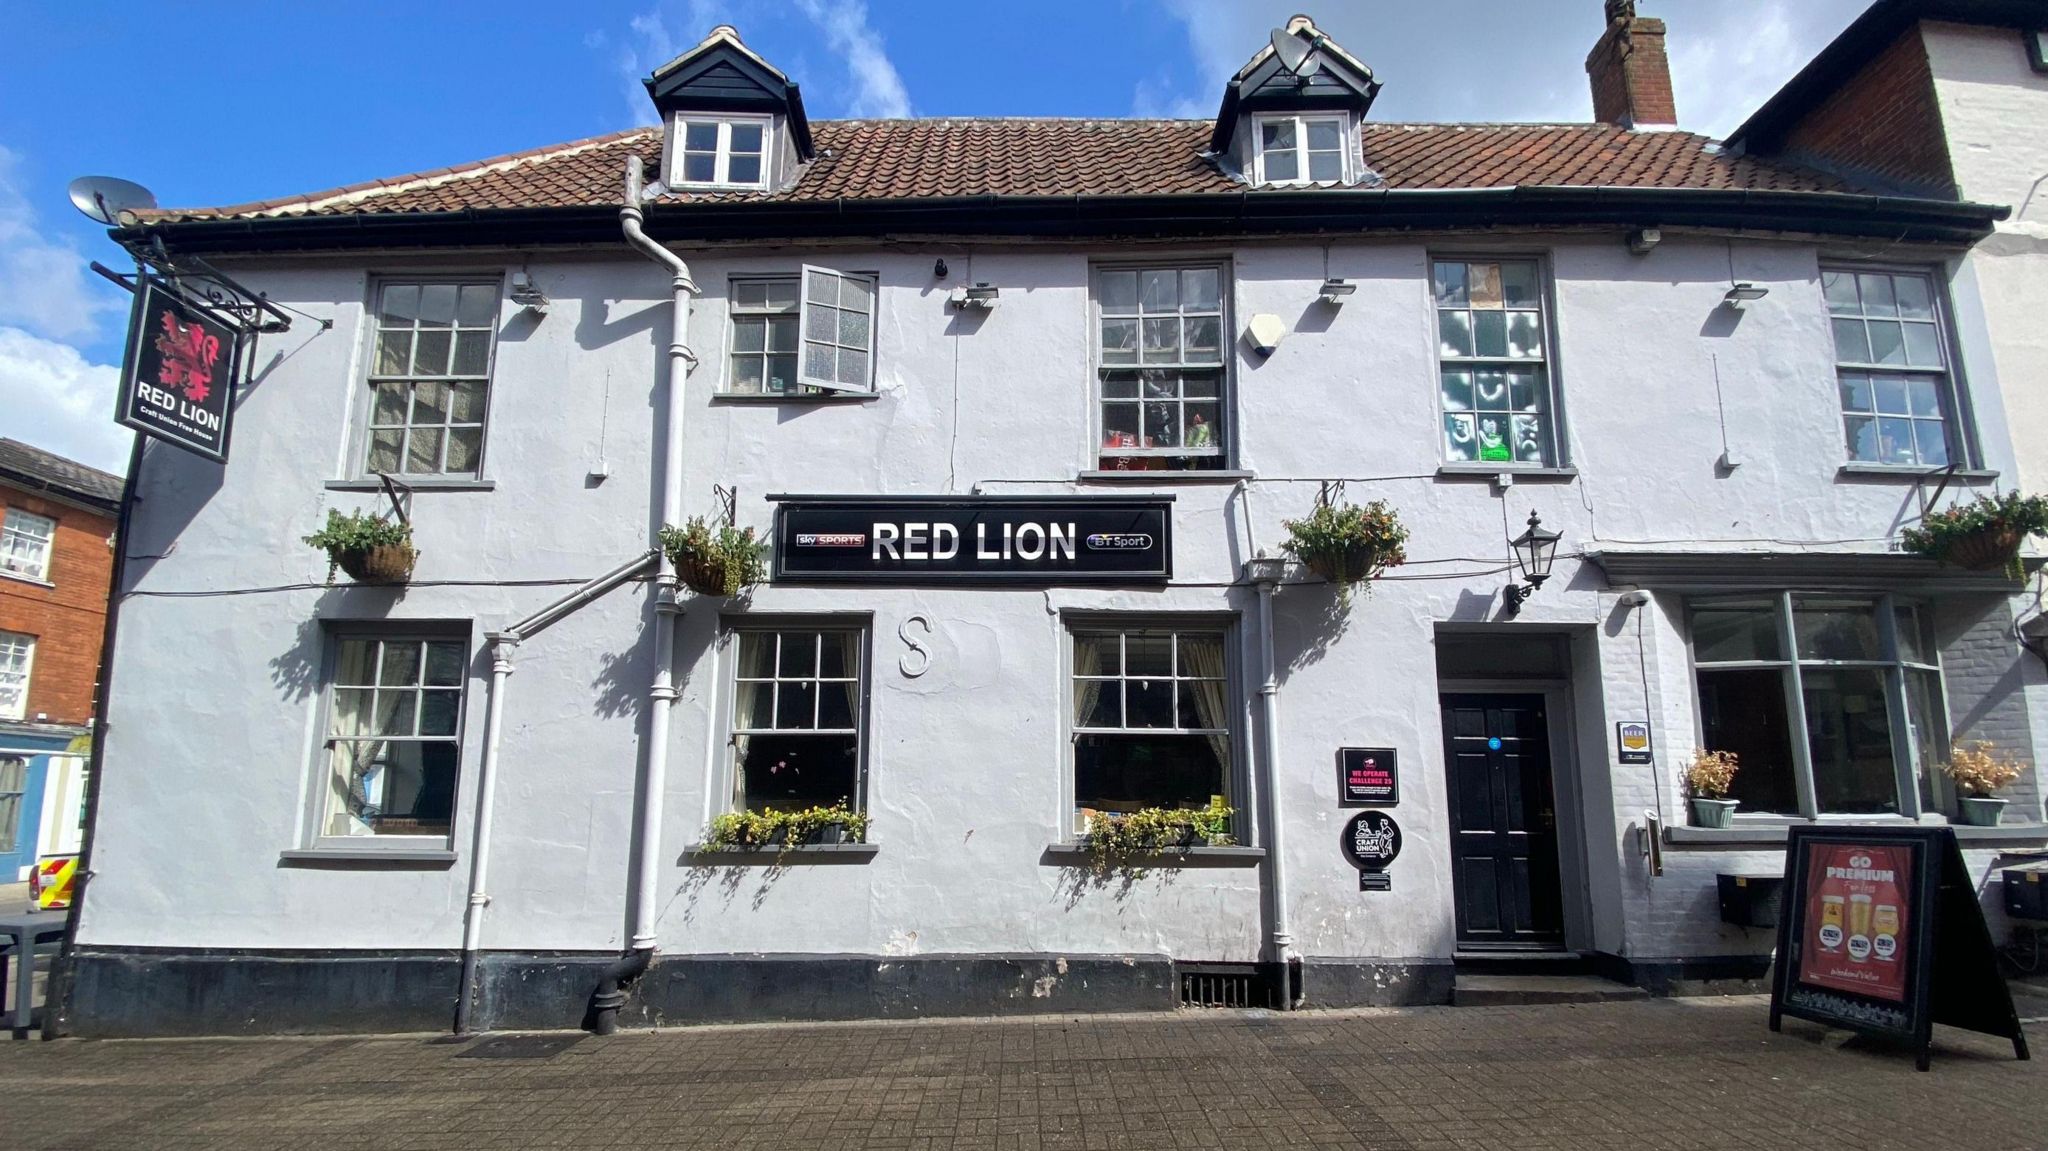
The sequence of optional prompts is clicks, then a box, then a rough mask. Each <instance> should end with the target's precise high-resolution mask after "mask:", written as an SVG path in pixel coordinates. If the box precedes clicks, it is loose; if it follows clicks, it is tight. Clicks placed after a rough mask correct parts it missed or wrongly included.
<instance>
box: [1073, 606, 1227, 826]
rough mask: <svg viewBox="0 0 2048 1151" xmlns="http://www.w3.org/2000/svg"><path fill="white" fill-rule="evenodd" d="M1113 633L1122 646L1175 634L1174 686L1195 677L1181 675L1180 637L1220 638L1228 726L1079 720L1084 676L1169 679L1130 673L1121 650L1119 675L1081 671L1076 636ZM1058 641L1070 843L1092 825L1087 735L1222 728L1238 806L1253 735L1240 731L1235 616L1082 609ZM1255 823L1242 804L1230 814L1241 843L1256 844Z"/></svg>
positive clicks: (1193, 732)
mask: <svg viewBox="0 0 2048 1151" xmlns="http://www.w3.org/2000/svg"><path fill="white" fill-rule="evenodd" d="M1109 635H1115V636H1117V637H1119V638H1118V643H1119V644H1120V645H1122V644H1127V642H1128V639H1129V637H1131V636H1141V637H1158V636H1172V637H1173V641H1174V656H1173V659H1174V666H1173V671H1174V675H1173V676H1172V677H1170V678H1171V680H1172V681H1173V682H1174V683H1175V684H1176V685H1177V684H1178V683H1179V681H1180V680H1181V679H1183V678H1193V677H1183V676H1181V675H1180V674H1179V672H1180V666H1179V663H1180V654H1179V638H1180V637H1181V636H1204V637H1207V636H1214V637H1216V639H1217V641H1218V643H1219V644H1220V646H1221V648H1222V652H1223V681H1222V682H1223V692H1224V714H1225V715H1227V716H1228V717H1229V724H1230V725H1229V726H1226V727H1223V728H1220V729H1219V728H1200V727H1197V728H1190V727H1171V728H1166V727H1137V728H1133V727H1088V726H1084V725H1083V724H1082V722H1081V720H1082V718H1083V717H1082V716H1080V715H1079V714H1077V713H1076V711H1075V706H1074V705H1075V699H1074V689H1075V685H1076V684H1077V683H1078V682H1079V681H1080V680H1083V679H1087V680H1099V681H1101V682H1104V683H1116V684H1119V685H1121V684H1122V683H1123V682H1125V681H1127V680H1131V679H1139V680H1161V679H1167V678H1169V677H1162V676H1133V675H1131V674H1130V673H1129V666H1128V664H1127V663H1126V662H1125V660H1124V658H1123V655H1122V653H1121V652H1120V653H1119V657H1118V674H1117V675H1116V676H1114V677H1106V676H1093V675H1088V676H1084V675H1081V674H1080V669H1079V668H1078V667H1076V666H1075V662H1074V654H1075V653H1074V647H1075V641H1076V640H1077V639H1078V638H1079V637H1081V636H1109ZM1060 643H1061V655H1060V671H1061V679H1060V712H1061V717H1062V720H1063V727H1064V730H1065V735H1066V745H1067V748H1066V780H1065V790H1066V800H1065V808H1066V811H1067V821H1068V829H1067V830H1068V835H1069V837H1070V840H1069V841H1070V842H1078V841H1079V839H1080V837H1081V836H1082V835H1084V834H1086V833H1087V830H1088V827H1087V820H1086V819H1085V818H1084V817H1083V816H1082V814H1081V807H1080V785H1079V768H1080V764H1079V759H1078V755H1079V747H1080V741H1081V738H1082V737H1083V736H1090V735H1118V736H1158V735H1173V736H1179V735H1200V736H1209V735H1214V734H1219V733H1220V734H1221V735H1223V737H1224V738H1225V739H1227V740H1228V741H1229V744H1230V747H1229V754H1228V755H1226V756H1225V757H1224V760H1223V764H1222V769H1223V779H1222V784H1223V802H1224V803H1226V804H1228V805H1230V806H1231V807H1232V808H1238V802H1237V798H1238V796H1240V795H1242V794H1243V793H1244V787H1243V784H1242V782H1241V781H1240V780H1239V779H1238V764H1239V762H1240V761H1241V760H1242V758H1243V754H1244V753H1243V751H1242V748H1243V746H1244V741H1245V739H1247V738H1249V731H1248V730H1241V726H1242V725H1243V724H1244V720H1245V714H1246V713H1245V708H1244V700H1243V695H1242V692H1241V689H1240V686H1239V683H1240V681H1239V678H1238V650H1237V628H1236V621H1235V620H1234V619H1232V618H1230V617H1226V616H1215V615H1190V616H1178V617H1177V616H1172V615H1148V616H1138V617H1126V616H1123V615H1108V616H1098V615H1093V614H1089V613H1078V614H1071V615H1069V616H1068V617H1067V618H1066V620H1065V623H1064V626H1063V627H1062V628H1061V629H1060ZM1179 694H1180V693H1179V690H1178V687H1177V686H1176V687H1175V688H1174V689H1173V699H1174V707H1175V708H1176V709H1178V708H1179V706H1180V701H1179ZM1124 718H1125V720H1126V721H1128V720H1129V718H1130V717H1129V714H1128V712H1126V713H1125V716H1124ZM1256 824H1257V821H1256V820H1255V819H1253V817H1252V813H1250V812H1247V811H1244V810H1242V809H1238V810H1236V811H1235V812H1234V813H1233V814H1232V816H1231V823H1230V829H1231V835H1232V837H1233V838H1234V839H1235V840H1236V841H1237V843H1238V845H1239V846H1251V845H1253V843H1254V837H1255V832H1254V828H1255V827H1256Z"/></svg>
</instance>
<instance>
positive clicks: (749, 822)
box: [704, 811, 770, 851]
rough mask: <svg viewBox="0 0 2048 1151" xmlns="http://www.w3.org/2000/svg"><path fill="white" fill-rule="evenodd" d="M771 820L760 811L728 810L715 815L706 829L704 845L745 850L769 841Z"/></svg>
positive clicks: (718, 848)
mask: <svg viewBox="0 0 2048 1151" xmlns="http://www.w3.org/2000/svg"><path fill="white" fill-rule="evenodd" d="M769 826H770V825H769V821H768V820H767V819H766V818H765V817H764V816H763V815H762V814H761V813H759V812H754V811H728V812H726V813H724V814H723V815H719V816H715V817H713V818H712V820H711V826H710V827H708V828H706V829H705V831H704V846H706V847H709V848H714V849H717V850H721V851H743V850H745V849H747V848H750V847H762V846H765V845H766V844H767V842H768V834H769Z"/></svg>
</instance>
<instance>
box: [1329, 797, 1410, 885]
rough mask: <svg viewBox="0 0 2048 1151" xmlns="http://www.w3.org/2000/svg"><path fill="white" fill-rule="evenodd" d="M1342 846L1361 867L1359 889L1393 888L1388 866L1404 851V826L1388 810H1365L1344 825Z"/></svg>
mask: <svg viewBox="0 0 2048 1151" xmlns="http://www.w3.org/2000/svg"><path fill="white" fill-rule="evenodd" d="M1337 845H1338V847H1340V848H1341V849H1342V850H1343V852H1344V858H1345V859H1347V860H1349V861H1350V862H1351V866H1353V867H1355V868H1357V869H1358V890H1360V891H1392V890H1393V889H1394V877H1393V876H1391V875H1388V874H1387V865H1388V864H1390V863H1392V862H1394V859H1395V857H1396V856H1398V855H1400V854H1401V825H1400V824H1398V823H1395V822H1394V817H1393V816H1391V815H1388V814H1387V813H1386V812H1384V811H1361V812H1359V813H1358V814H1357V815H1354V816H1352V817H1351V819H1350V821H1349V822H1347V823H1345V825H1344V835H1343V838H1342V839H1340V840H1338V843H1337Z"/></svg>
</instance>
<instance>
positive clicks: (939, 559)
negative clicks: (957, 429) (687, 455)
mask: <svg viewBox="0 0 2048 1151" xmlns="http://www.w3.org/2000/svg"><path fill="white" fill-rule="evenodd" d="M771 498H772V499H775V500H776V502H777V507H776V511H775V547H774V568H773V578H774V579H775V580H776V581H777V582H791V583H810V582H837V583H896V584H928V583H974V582H988V583H1030V584H1046V585H1054V584H1072V583H1165V582H1166V581H1167V580H1169V579H1170V578H1172V576H1173V500H1172V497H1170V496H1167V497H1157V496H1153V497H1143V498H1123V497H1115V498H1110V497H1095V496H1064V497H1062V496H1053V497H1046V496H1028V497H1011V496H975V497H958V496H895V497H866V496H777V497H771Z"/></svg>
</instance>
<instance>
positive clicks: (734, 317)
mask: <svg viewBox="0 0 2048 1151" xmlns="http://www.w3.org/2000/svg"><path fill="white" fill-rule="evenodd" d="M876 298H877V293H876V281H875V277H874V276H872V275H868V274H861V273H853V272H840V271H835V270H833V269H831V268H816V267H811V266H809V265H806V266H804V268H803V269H802V274H801V275H796V276H772V277H765V276H764V277H747V278H745V279H736V280H734V281H732V289H731V293H730V295H729V296H728V297H727V299H728V300H729V301H730V304H729V306H728V314H729V316H730V318H731V331H730V333H729V339H728V341H727V347H728V348H730V349H731V351H730V353H729V366H728V369H727V371H726V377H725V386H724V388H723V391H724V392H725V394H727V395H734V396H763V395H765V396H818V395H825V394H827V393H833V392H853V393H868V392H873V391H874V390H875V302H876Z"/></svg>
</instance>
